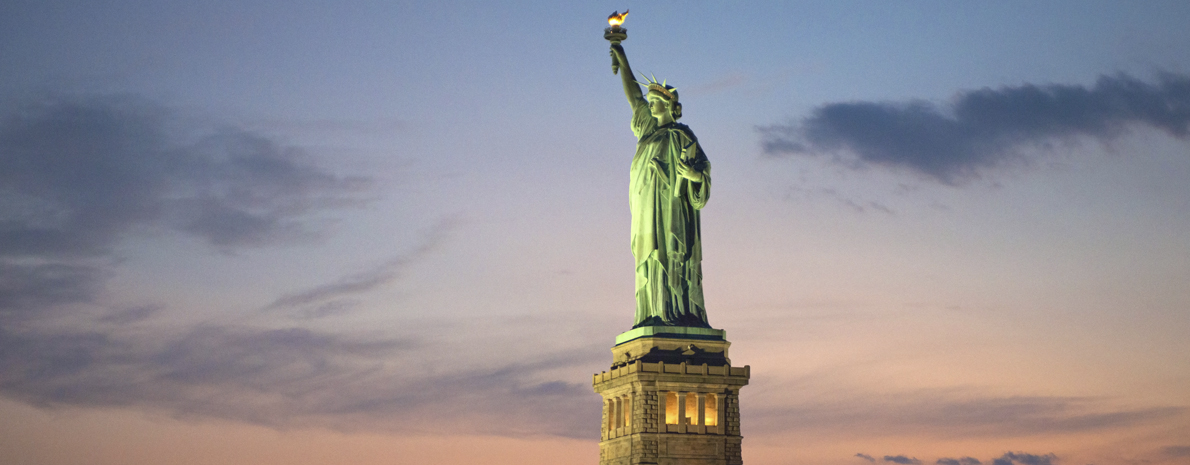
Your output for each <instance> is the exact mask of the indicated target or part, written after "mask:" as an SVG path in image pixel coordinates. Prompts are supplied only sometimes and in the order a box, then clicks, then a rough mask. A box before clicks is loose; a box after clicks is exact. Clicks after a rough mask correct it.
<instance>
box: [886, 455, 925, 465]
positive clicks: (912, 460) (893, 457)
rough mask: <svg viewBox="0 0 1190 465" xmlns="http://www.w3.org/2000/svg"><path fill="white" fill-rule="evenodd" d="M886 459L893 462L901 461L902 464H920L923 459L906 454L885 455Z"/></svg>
mask: <svg viewBox="0 0 1190 465" xmlns="http://www.w3.org/2000/svg"><path fill="white" fill-rule="evenodd" d="M884 461H885V462H892V463H899V464H902V465H918V464H920V463H921V460H918V459H917V458H916V457H914V458H909V457H906V456H904V455H886V456H884Z"/></svg>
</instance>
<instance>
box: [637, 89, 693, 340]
mask: <svg viewBox="0 0 1190 465" xmlns="http://www.w3.org/2000/svg"><path fill="white" fill-rule="evenodd" d="M632 132H633V133H634V134H635V135H636V138H637V143H636V155H635V156H634V157H633V158H632V171H631V182H630V183H629V191H628V199H629V207H630V208H631V209H632V255H633V256H634V257H635V258H636V321H635V323H634V324H633V327H634V328H636V327H640V326H661V325H665V326H695V327H702V328H709V327H710V324H708V323H707V312H706V304H705V303H704V301H703V295H702V240H701V233H700V231H699V221H698V211H699V210H700V209H702V207H703V206H705V205H706V204H707V199H708V198H709V197H710V195H711V164H710V162H709V161H708V160H707V157H706V154H705V153H703V151H702V147H700V146H699V144H698V139H696V138H695V137H694V133H693V132H691V131H690V128H689V127H687V126H686V125H684V124H679V123H671V124H667V125H665V126H662V127H659V126H658V125H657V120H656V119H654V118H653V116H652V115H651V114H650V113H649V106H648V103H647V102H646V101H645V100H644V99H639V100H638V101H636V102H633V105H632ZM682 161H685V162H686V163H687V164H688V165H690V166H692V167H693V168H694V169H695V170H696V171H700V172H702V174H703V180H702V182H693V181H690V180H689V179H686V178H683V177H681V176H680V175H678V173H677V169H676V166H677V164H678V163H681V162H682Z"/></svg>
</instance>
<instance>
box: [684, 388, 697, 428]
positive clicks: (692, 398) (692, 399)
mask: <svg viewBox="0 0 1190 465" xmlns="http://www.w3.org/2000/svg"><path fill="white" fill-rule="evenodd" d="M686 424H687V425H697V424H698V394H695V393H693V392H687V393H686Z"/></svg>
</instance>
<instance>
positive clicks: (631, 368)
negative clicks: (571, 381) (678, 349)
mask: <svg viewBox="0 0 1190 465" xmlns="http://www.w3.org/2000/svg"><path fill="white" fill-rule="evenodd" d="M751 372H752V370H751V367H750V366H749V365H744V366H743V367H733V366H731V365H724V366H718V367H717V366H708V365H707V364H705V363H704V364H701V365H687V364H686V363H685V362H683V363H677V364H674V363H665V362H657V363H646V362H641V361H640V360H637V361H636V363H632V364H630V365H625V366H622V367H620V368H615V369H612V370H611V371H604V372H600V373H596V374H594V375H592V384H599V383H603V382H607V381H611V380H613V379H616V378H619V377H621V376H625V375H629V374H632V373H657V374H665V375H701V376H722V377H725V378H726V377H733V378H744V379H747V378H749V377H751V374H752V373H751Z"/></svg>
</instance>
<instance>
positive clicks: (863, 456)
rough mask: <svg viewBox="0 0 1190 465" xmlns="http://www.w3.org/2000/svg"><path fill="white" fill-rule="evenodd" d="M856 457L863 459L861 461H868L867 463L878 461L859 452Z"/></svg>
mask: <svg viewBox="0 0 1190 465" xmlns="http://www.w3.org/2000/svg"><path fill="white" fill-rule="evenodd" d="M855 456H856V457H859V458H861V459H864V460H867V461H869V462H875V461H876V459H875V458H873V457H872V456H871V455H868V454H864V453H861V452H857V453H856V454H855Z"/></svg>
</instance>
